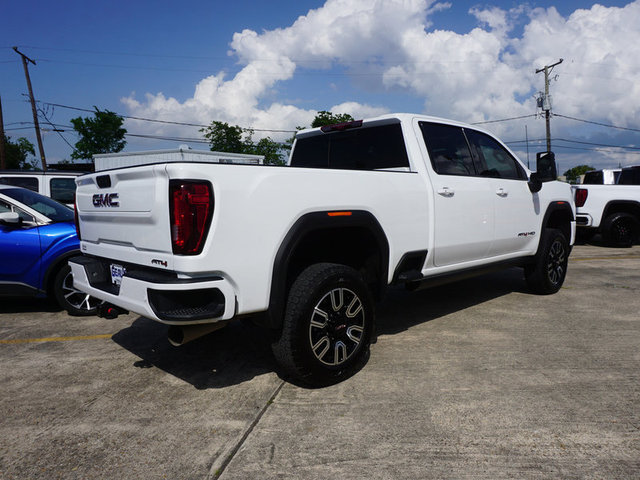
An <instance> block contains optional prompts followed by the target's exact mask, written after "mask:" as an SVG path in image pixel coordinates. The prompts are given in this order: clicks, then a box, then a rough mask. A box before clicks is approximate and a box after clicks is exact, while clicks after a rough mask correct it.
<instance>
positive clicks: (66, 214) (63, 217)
mask: <svg viewBox="0 0 640 480" xmlns="http://www.w3.org/2000/svg"><path fill="white" fill-rule="evenodd" d="M1 191H2V193H3V194H4V195H6V196H7V197H11V198H13V199H14V200H16V201H18V202H20V203H23V204H25V205H26V206H27V207H31V208H33V209H34V210H35V211H36V212H38V213H41V214H42V215H44V216H46V217H48V218H50V219H51V221H53V222H73V210H71V209H70V208H69V207H67V206H66V205H62V204H61V203H58V202H56V201H55V200H51V199H50V198H49V197H45V196H44V195H40V194H39V193H36V192H32V191H31V190H26V189H23V188H8V189H2V190H1Z"/></svg>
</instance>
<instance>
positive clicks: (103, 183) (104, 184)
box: [96, 175, 111, 188]
mask: <svg viewBox="0 0 640 480" xmlns="http://www.w3.org/2000/svg"><path fill="white" fill-rule="evenodd" d="M96 182H97V184H98V187H100V188H109V187H110V186H111V177H110V176H109V175H100V176H99V177H97V178H96Z"/></svg>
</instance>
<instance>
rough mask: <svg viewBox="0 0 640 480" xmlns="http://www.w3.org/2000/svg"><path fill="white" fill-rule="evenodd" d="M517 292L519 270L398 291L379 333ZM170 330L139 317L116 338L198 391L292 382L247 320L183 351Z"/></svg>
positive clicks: (266, 339) (382, 313) (387, 303)
mask: <svg viewBox="0 0 640 480" xmlns="http://www.w3.org/2000/svg"><path fill="white" fill-rule="evenodd" d="M513 292H522V293H524V292H528V290H527V286H526V284H525V282H524V279H523V275H522V270H521V269H518V268H514V269H510V270H505V271H502V272H496V273H493V274H487V275H483V276H479V277H475V278H472V279H468V280H464V281H459V282H455V283H451V284H447V285H443V286H439V287H435V288H431V289H427V290H420V291H417V292H408V291H405V290H404V289H402V288H394V289H391V290H390V291H389V293H388V295H387V296H386V298H385V299H384V301H383V302H382V303H380V304H379V305H378V315H377V333H378V335H396V334H400V333H401V332H403V331H405V330H407V329H409V328H411V327H412V326H414V325H418V324H422V323H425V322H429V321H431V320H433V319H436V318H439V317H441V316H444V315H448V314H450V313H454V312H457V311H460V310H464V309H466V308H469V307H472V306H474V305H477V304H481V303H483V302H486V301H489V300H492V299H494V298H498V297H501V296H503V295H507V294H509V293H513ZM167 330H168V327H166V326H163V325H159V324H158V323H157V322H154V321H152V320H149V319H146V318H144V317H139V318H138V319H136V320H135V321H134V322H133V323H132V324H131V326H129V327H127V328H124V329H122V330H121V331H119V332H118V333H116V334H115V335H114V336H113V337H112V339H113V340H114V341H115V342H116V343H117V344H118V345H120V346H122V347H123V348H125V349H126V350H128V351H130V352H131V353H133V354H134V355H136V356H138V357H140V360H139V361H136V362H135V363H134V364H133V366H134V367H139V368H151V367H156V368H159V369H161V370H163V371H165V372H167V373H169V374H171V375H173V376H175V377H177V378H180V379H181V380H183V381H185V382H187V383H189V384H191V385H193V386H194V387H195V388H197V389H209V388H224V387H227V386H232V385H237V384H240V383H243V382H246V381H249V380H251V379H253V378H254V377H257V376H259V375H263V374H265V373H270V372H275V373H276V374H277V375H278V376H279V377H280V378H282V379H283V380H286V381H291V380H290V379H289V378H287V377H286V375H284V374H282V372H280V370H279V368H278V366H277V364H276V362H275V360H274V358H273V355H272V353H271V347H270V335H271V334H270V332H269V331H268V330H267V329H265V328H262V327H258V326H256V325H254V324H253V323H252V322H251V321H249V320H239V321H235V322H231V323H230V324H229V325H227V326H226V327H225V328H223V329H221V330H218V331H215V332H213V333H210V334H208V335H205V336H204V337H201V338H199V339H197V340H194V341H192V342H190V343H187V344H186V345H183V346H181V347H174V346H172V345H171V344H170V343H169V342H168V340H167ZM294 383H295V382H294ZM296 384H297V383H296ZM300 386H303V385H300Z"/></svg>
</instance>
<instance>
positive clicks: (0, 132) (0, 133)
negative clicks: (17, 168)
mask: <svg viewBox="0 0 640 480" xmlns="http://www.w3.org/2000/svg"><path fill="white" fill-rule="evenodd" d="M0 168H1V169H3V170H4V169H5V168H7V157H6V153H5V148H4V121H3V120H2V99H1V98H0Z"/></svg>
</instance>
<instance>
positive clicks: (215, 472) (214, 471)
mask: <svg viewBox="0 0 640 480" xmlns="http://www.w3.org/2000/svg"><path fill="white" fill-rule="evenodd" d="M284 384H285V382H284V380H283V381H281V382H280V384H279V385H278V386H277V387H276V389H275V390H274V391H273V393H272V394H271V396H270V397H269V400H267V401H266V402H265V404H264V405H263V407H262V409H261V410H260V411H259V412H258V414H257V415H256V418H254V419H253V421H252V422H251V423H250V424H249V426H248V427H247V429H246V430H245V431H244V433H243V434H242V436H241V437H240V439H239V440H238V441H237V442H236V443H235V445H233V447H232V448H230V449H229V450H228V452H224V453H223V454H222V455H221V456H220V457H219V458H221V461H217V460H216V461H215V462H213V465H212V466H211V469H210V470H209V475H208V476H207V478H208V479H211V480H216V479H218V478H220V476H221V475H222V474H223V473H224V471H225V469H226V468H227V467H228V466H229V463H231V460H233V457H235V456H236V454H237V453H238V451H239V450H240V448H241V447H242V445H244V442H246V440H247V438H249V435H251V432H253V429H254V428H256V426H257V425H258V423H259V422H260V419H261V418H262V416H263V415H264V414H265V413H266V412H267V409H268V408H269V407H270V406H271V405H272V404H273V402H274V400H275V399H276V397H277V396H278V394H279V393H280V390H282V387H283V386H284Z"/></svg>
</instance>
